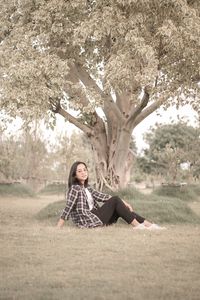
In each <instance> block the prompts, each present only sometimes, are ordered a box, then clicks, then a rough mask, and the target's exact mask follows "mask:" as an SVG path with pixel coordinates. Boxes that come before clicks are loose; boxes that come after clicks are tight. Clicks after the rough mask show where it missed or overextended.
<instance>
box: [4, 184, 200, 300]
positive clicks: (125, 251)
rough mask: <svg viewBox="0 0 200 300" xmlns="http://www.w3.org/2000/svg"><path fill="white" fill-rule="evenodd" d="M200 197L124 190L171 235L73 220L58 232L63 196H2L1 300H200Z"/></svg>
mask: <svg viewBox="0 0 200 300" xmlns="http://www.w3.org/2000/svg"><path fill="white" fill-rule="evenodd" d="M192 190H193V189H192ZM193 191H194V190H193ZM189 194H190V192H189V191H188V195H189ZM195 194H196V197H194V198H193V200H192V201H190V199H189V198H188V199H184V200H182V199H181V198H180V194H176V197H172V196H169V195H164V196H163V195H158V194H157V192H155V193H152V194H150V195H144V194H141V193H140V192H139V191H137V190H134V189H132V190H131V191H130V190H129V191H121V192H120V195H121V196H122V197H123V198H124V199H127V200H128V201H129V202H130V203H131V204H132V205H133V206H134V208H135V210H137V211H138V212H139V213H140V214H143V215H144V216H148V218H150V219H153V220H154V221H156V222H159V223H162V224H164V225H165V226H166V227H167V229H166V230H164V231H148V230H145V231H137V230H133V229H132V227H131V226H129V225H127V224H125V223H124V222H119V223H118V224H116V225H114V226H110V227H106V228H96V229H78V228H76V227H75V226H73V225H72V223H70V222H66V224H65V226H64V228H63V229H61V230H59V229H58V228H57V227H56V226H55V225H56V222H57V220H58V218H59V213H60V211H61V210H62V208H63V205H64V203H65V202H64V200H63V195H62V193H61V194H60V195H58V194H52V195H50V194H42V195H38V196H37V197H36V196H35V197H34V198H30V197H27V198H24V197H13V196H12V197H8V196H7V197H5V196H3V195H1V196H0V253H1V256H0V299H1V300H3V299H4V300H6V299H7V300H8V299H9V300H11V299H15V300H27V299H30V300H62V299H63V300H64V299H67V300H68V299H69V300H71V299H74V300H77V299H78V300H79V299H80V300H82V299H87V300H96V299H98V300H104V299H105V300H110V299H115V300H121V299H125V300H129V299H130V300H132V299H137V300H146V299H148V300H185V299H187V300H199V295H200V251H199V246H200V222H199V218H200V216H199V212H200V210H199V207H200V201H199V195H198V188H197V192H195ZM193 204H195V205H194V207H195V209H192V208H191V207H193Z"/></svg>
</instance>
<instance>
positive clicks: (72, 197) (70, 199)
mask: <svg viewBox="0 0 200 300" xmlns="http://www.w3.org/2000/svg"><path fill="white" fill-rule="evenodd" d="M79 190H80V187H79V186H78V185H73V186H72V187H71V189H70V190H69V192H68V193H67V203H66V207H65V208H64V209H63V212H62V214H61V216H60V219H59V221H58V223H57V227H59V228H61V227H62V226H63V225H64V223H65V220H67V219H68V218H69V215H70V212H71V210H72V208H73V206H74V205H75V202H76V200H77V199H78V193H79Z"/></svg>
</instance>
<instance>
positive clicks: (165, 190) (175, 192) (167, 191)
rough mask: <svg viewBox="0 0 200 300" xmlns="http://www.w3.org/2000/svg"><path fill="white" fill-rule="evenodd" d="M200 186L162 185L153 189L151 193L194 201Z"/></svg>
mask: <svg viewBox="0 0 200 300" xmlns="http://www.w3.org/2000/svg"><path fill="white" fill-rule="evenodd" d="M199 190H200V188H199V187H198V188H196V189H195V188H194V186H188V185H186V186H180V187H179V186H162V187H159V188H157V189H155V190H154V191H153V194H155V195H159V196H167V197H175V198H179V199H181V200H183V201H188V202H189V201H194V200H196V199H197V196H198V193H199Z"/></svg>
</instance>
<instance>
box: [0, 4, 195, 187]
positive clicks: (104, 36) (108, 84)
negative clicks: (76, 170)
mask: <svg viewBox="0 0 200 300" xmlns="http://www.w3.org/2000/svg"><path fill="white" fill-rule="evenodd" d="M199 27H200V1H199V0H165V1H161V0H151V1H150V0H138V1H135V0H107V1H105V0H98V1H97V0H74V1H65V0H59V1H58V0H20V1H13V0H7V1H2V0H1V10H0V87H1V88H0V100H1V108H3V109H4V111H6V112H7V113H8V114H10V115H13V116H16V115H20V116H22V117H24V118H25V119H26V120H29V119H30V120H32V118H35V116H38V115H40V116H41V115H42V117H45V116H47V113H49V115H51V116H52V113H51V112H54V113H59V114H60V115H62V116H63V117H64V118H66V119H67V120H69V121H70V122H71V123H73V124H74V125H75V126H77V127H78V128H79V129H81V130H82V131H83V132H84V133H85V134H86V135H87V136H88V138H89V140H90V142H91V144H92V147H93V151H95V155H94V157H95V163H96V169H97V170H98V178H99V183H100V184H101V183H102V182H104V183H106V184H107V185H110V186H112V187H119V186H121V187H123V186H125V185H126V184H127V179H128V178H129V176H127V174H129V173H130V170H131V167H132V159H133V156H132V152H131V151H129V150H130V148H129V146H130V141H131V135H132V132H133V130H134V128H135V127H136V126H137V125H138V124H139V123H140V122H142V121H143V120H144V119H145V118H146V117H147V116H149V115H150V114H151V113H152V112H154V111H155V110H156V109H157V108H159V107H160V106H161V105H164V106H165V107H168V106H170V105H176V106H177V107H178V106H180V105H184V104H186V103H189V102H190V103H191V105H192V106H193V107H194V108H195V109H196V110H197V109H199V97H198V93H199V85H198V82H199V81H200V75H199V64H200V51H199V43H200V36H199ZM99 108H101V113H99V111H100V110H99ZM73 110H74V111H76V112H77V113H76V115H75V114H73Z"/></svg>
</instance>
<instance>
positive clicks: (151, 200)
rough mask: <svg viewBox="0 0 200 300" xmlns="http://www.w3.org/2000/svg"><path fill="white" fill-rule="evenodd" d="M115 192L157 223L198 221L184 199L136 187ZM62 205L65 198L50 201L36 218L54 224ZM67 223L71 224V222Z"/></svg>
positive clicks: (191, 222)
mask: <svg viewBox="0 0 200 300" xmlns="http://www.w3.org/2000/svg"><path fill="white" fill-rule="evenodd" d="M117 194H118V195H119V196H120V197H121V198H122V199H126V200H127V201H128V202H129V203H130V204H131V205H132V206H133V208H134V210H135V211H136V212H137V213H138V214H140V215H142V216H144V217H145V218H146V219H148V220H151V221H152V222H155V223H159V224H162V223H164V224H183V223H188V224H199V223H200V218H199V216H198V215H196V214H195V213H194V211H193V210H192V209H191V208H190V207H189V206H188V204H187V202H186V201H182V200H181V199H180V198H173V197H172V196H170V197H169V196H168V197H167V196H159V195H157V194H156V193H152V194H151V195H144V194H142V193H140V192H139V191H138V190H136V189H125V190H121V191H119V192H118V193H117ZM181 195H182V194H181ZM64 207H65V200H63V201H59V202H55V203H51V204H49V205H48V206H47V207H45V208H43V209H42V210H41V211H40V212H39V213H38V214H37V218H38V220H41V221H45V222H47V223H51V224H55V223H56V221H57V220H58V218H59V216H60V214H61V212H62V209H63V208H64ZM122 222H123V221H122ZM67 224H69V225H70V226H71V223H67Z"/></svg>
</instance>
